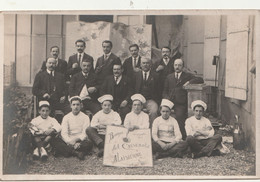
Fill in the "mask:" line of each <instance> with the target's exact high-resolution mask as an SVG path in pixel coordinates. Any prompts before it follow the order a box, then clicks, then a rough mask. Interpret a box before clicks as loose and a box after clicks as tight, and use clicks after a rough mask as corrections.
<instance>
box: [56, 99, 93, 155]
mask: <svg viewBox="0 0 260 182" xmlns="http://www.w3.org/2000/svg"><path fill="white" fill-rule="evenodd" d="M70 106H71V109H72V111H71V112H70V113H68V114H67V115H65V116H64V118H63V120H62V124H61V138H56V139H55V140H54V141H53V146H54V148H55V154H56V156H58V155H63V156H65V157H69V156H77V157H78V158H79V159H80V160H84V156H85V155H86V154H88V153H89V152H90V150H91V149H92V146H93V144H92V142H91V141H90V140H89V139H88V136H87V135H86V129H87V128H88V127H89V125H90V121H89V117H88V116H87V115H86V114H84V113H83V112H81V111H80V109H81V107H82V101H81V99H80V97H78V96H74V97H71V98H70Z"/></svg>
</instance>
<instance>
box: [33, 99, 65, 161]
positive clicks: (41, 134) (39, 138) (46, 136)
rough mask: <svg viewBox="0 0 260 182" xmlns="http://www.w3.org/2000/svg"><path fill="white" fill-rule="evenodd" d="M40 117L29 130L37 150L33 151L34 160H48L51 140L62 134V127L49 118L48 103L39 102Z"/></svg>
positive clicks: (34, 120)
mask: <svg viewBox="0 0 260 182" xmlns="http://www.w3.org/2000/svg"><path fill="white" fill-rule="evenodd" d="M39 113H40V116H38V117H36V118H34V119H33V120H32V121H31V122H30V123H29V129H30V131H31V133H32V135H33V142H34V144H35V145H36V148H35V149H34V151H33V158H34V159H38V158H40V157H41V159H42V160H46V159H47V157H48V154H47V152H46V150H45V149H46V148H48V146H49V142H50V140H51V139H52V138H53V137H54V136H55V134H57V133H58V132H60V130H61V127H60V124H59V123H58V121H57V120H56V119H54V118H52V117H50V116H49V114H50V104H49V102H47V101H40V102H39Z"/></svg>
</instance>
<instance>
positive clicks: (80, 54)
mask: <svg viewBox="0 0 260 182" xmlns="http://www.w3.org/2000/svg"><path fill="white" fill-rule="evenodd" d="M80 62H81V54H79V63H80Z"/></svg>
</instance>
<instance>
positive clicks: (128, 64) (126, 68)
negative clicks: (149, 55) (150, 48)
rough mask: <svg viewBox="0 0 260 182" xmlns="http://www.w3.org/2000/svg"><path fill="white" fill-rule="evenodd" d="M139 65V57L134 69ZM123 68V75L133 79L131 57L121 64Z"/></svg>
mask: <svg viewBox="0 0 260 182" xmlns="http://www.w3.org/2000/svg"><path fill="white" fill-rule="evenodd" d="M140 65H141V56H139V58H138V61H137V65H136V67H138V68H140ZM123 68H124V75H126V76H127V77H128V78H133V77H134V73H135V71H134V68H133V57H132V56H131V57H129V58H127V59H126V60H125V62H124V64H123Z"/></svg>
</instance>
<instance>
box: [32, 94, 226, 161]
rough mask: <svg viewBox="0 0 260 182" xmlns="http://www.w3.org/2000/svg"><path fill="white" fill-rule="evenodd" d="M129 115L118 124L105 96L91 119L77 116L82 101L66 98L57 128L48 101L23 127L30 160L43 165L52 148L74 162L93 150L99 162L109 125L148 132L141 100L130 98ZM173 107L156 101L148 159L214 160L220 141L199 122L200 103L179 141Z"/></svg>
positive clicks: (202, 105) (194, 105)
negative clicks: (65, 110) (151, 156)
mask: <svg viewBox="0 0 260 182" xmlns="http://www.w3.org/2000/svg"><path fill="white" fill-rule="evenodd" d="M131 100H132V111H131V112H130V113H128V114H127V115H126V117H125V120H124V122H123V124H122V120H121V117H120V116H119V114H118V113H117V112H115V111H114V110H113V109H112V104H113V96H112V95H109V94H106V95H103V96H101V97H99V98H98V101H99V103H100V104H101V107H102V109H101V110H100V111H98V112H97V113H96V114H95V115H94V116H93V118H92V120H91V122H90V119H89V117H88V116H87V115H86V114H84V113H83V112H81V107H82V100H81V98H80V97H79V96H73V97H71V98H70V101H69V102H70V107H71V112H69V113H68V114H66V115H65V116H64V118H63V120H62V123H61V125H60V124H59V123H58V122H57V120H56V119H54V118H52V117H50V116H49V113H50V104H49V102H48V101H40V102H39V114H40V115H39V116H38V117H36V118H34V119H33V120H32V121H31V122H30V125H29V129H30V130H31V133H32V135H33V139H34V140H33V142H34V146H35V149H34V152H33V157H34V158H35V159H39V158H41V159H42V160H46V159H47V157H48V154H47V152H46V150H48V149H50V148H51V147H52V150H53V152H54V156H56V157H58V156H65V157H70V156H76V157H78V158H79V159H80V160H84V157H85V156H86V155H88V154H90V153H91V150H92V147H93V144H94V145H95V146H96V147H97V148H98V150H99V152H98V157H102V156H103V152H104V145H105V135H106V129H107V126H109V125H114V126H118V127H125V128H127V129H128V131H129V132H132V131H133V130H138V129H148V128H150V123H149V116H148V114H147V113H145V112H143V111H142V109H143V106H144V105H145V103H146V99H145V98H144V96H142V95H141V94H134V95H132V96H131ZM173 106H174V103H173V102H171V101H170V100H168V99H162V101H161V104H160V109H159V110H160V114H161V116H158V117H157V118H156V119H155V120H154V122H153V124H152V127H151V129H152V136H151V138H152V151H153V154H154V159H159V158H164V157H180V158H183V157H184V156H190V157H192V158H198V157H202V156H214V155H220V150H219V148H218V147H219V146H220V144H221V141H222V137H221V136H220V135H218V134H216V135H214V129H213V127H212V125H211V122H210V121H209V120H208V119H207V118H205V117H203V113H204V111H205V110H206V109H207V105H206V103H204V102H203V101H201V100H196V101H193V102H192V104H191V107H192V109H193V111H194V116H192V117H190V118H188V119H187V120H186V126H185V130H186V132H187V135H188V137H187V138H186V140H182V135H181V132H180V129H179V125H178V123H177V121H176V119H175V118H174V117H171V116H170V114H171V109H172V108H173Z"/></svg>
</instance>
